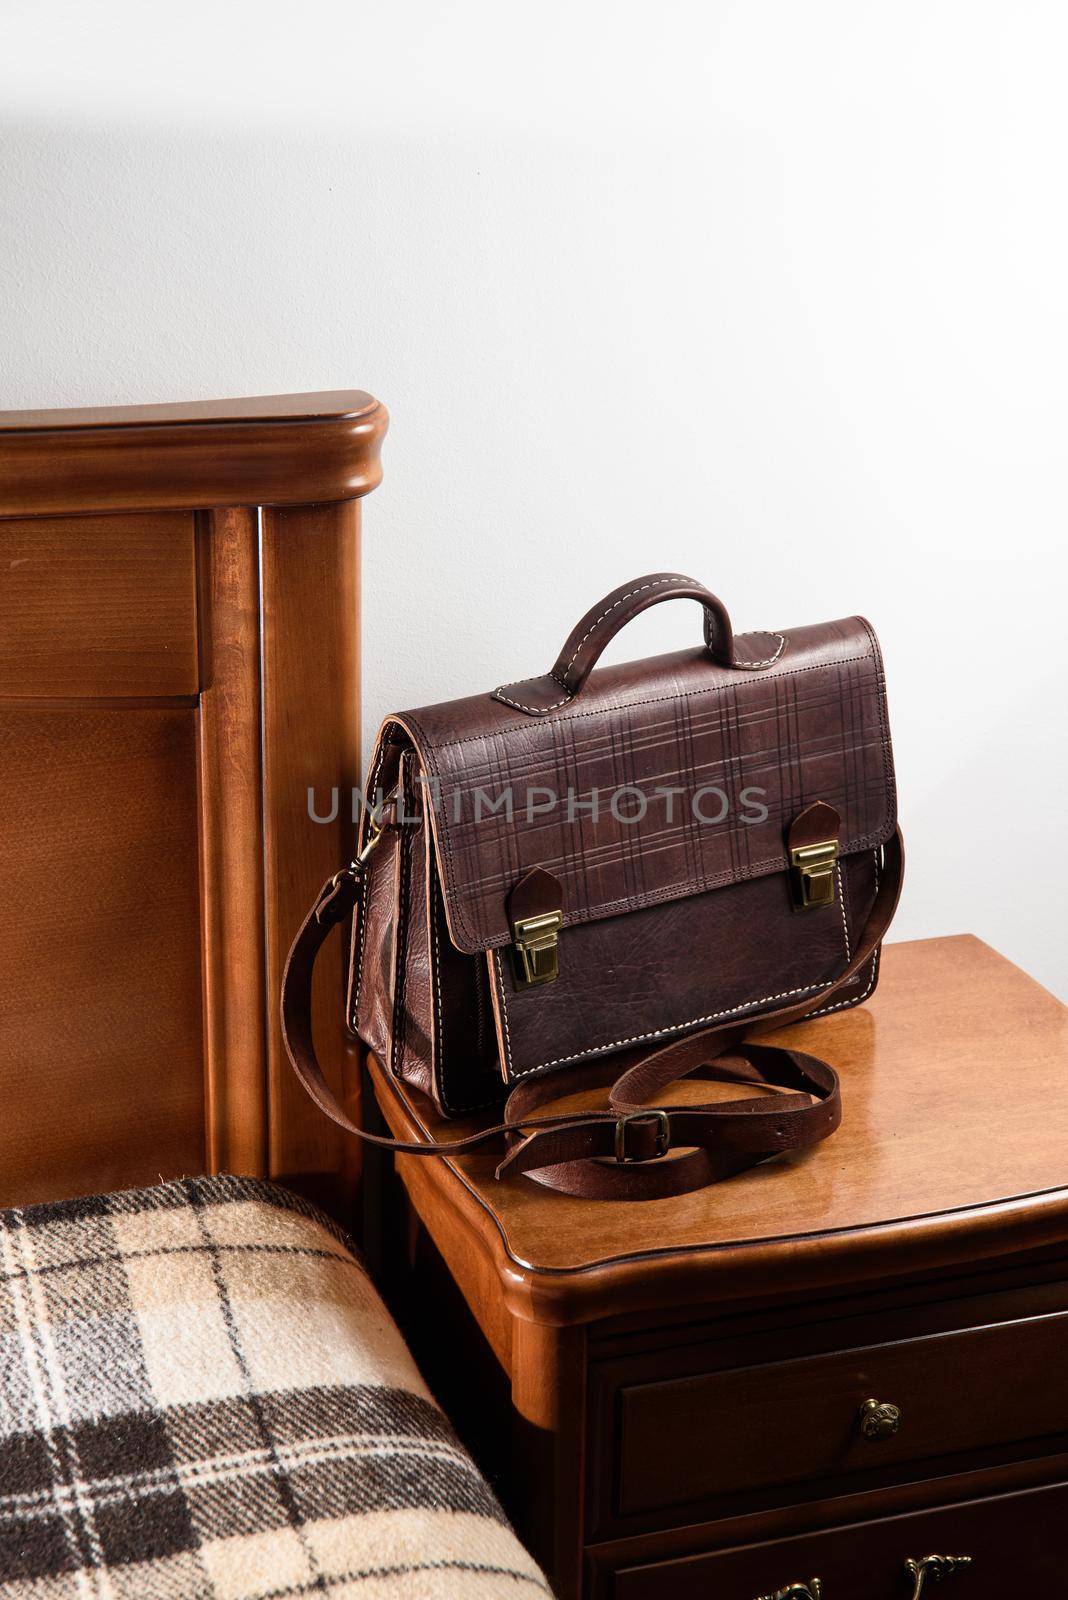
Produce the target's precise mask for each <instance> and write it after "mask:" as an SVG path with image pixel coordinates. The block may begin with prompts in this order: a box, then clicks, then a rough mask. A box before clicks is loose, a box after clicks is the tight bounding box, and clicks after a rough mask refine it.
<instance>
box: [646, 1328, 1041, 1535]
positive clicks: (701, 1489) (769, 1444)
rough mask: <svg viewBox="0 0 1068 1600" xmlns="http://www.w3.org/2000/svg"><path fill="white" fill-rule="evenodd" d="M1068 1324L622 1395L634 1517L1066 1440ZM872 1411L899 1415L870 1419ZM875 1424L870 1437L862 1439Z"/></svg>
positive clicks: (903, 1345) (692, 1379) (917, 1343)
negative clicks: (868, 1409)
mask: <svg viewBox="0 0 1068 1600" xmlns="http://www.w3.org/2000/svg"><path fill="white" fill-rule="evenodd" d="M1066 1353H1068V1313H1064V1312H1060V1313H1056V1314H1052V1315H1048V1316H1036V1317H1029V1318H1027V1319H1026V1320H1023V1321H1015V1322H1006V1323H999V1324H994V1325H991V1326H986V1327H980V1328H968V1329H965V1330H962V1331H955V1332H947V1333H938V1334H935V1335H933V1336H932V1335H928V1336H926V1337H923V1338H916V1339H902V1340H898V1341H896V1342H894V1343H888V1344H879V1345H869V1346H865V1347H863V1348H857V1349H850V1350H840V1351H835V1352H833V1353H831V1354H825V1355H812V1356H807V1357H804V1358H802V1359H798V1360H791V1361H777V1362H765V1363H762V1364H760V1365H754V1366H744V1367H740V1366H734V1367H731V1368H729V1369H725V1370H719V1371H709V1372H702V1373H696V1374H693V1375H689V1376H686V1377H679V1378H673V1379H668V1380H666V1381H662V1382H642V1383H627V1382H622V1383H620V1385H619V1388H618V1392H617V1409H616V1415H617V1426H618V1436H617V1476H616V1482H617V1484H618V1499H617V1506H616V1510H617V1513H618V1514H619V1515H621V1516H623V1517H628V1516H634V1515H640V1514H648V1513H650V1512H657V1511H664V1510H665V1509H667V1508H669V1507H677V1506H683V1505H688V1504H692V1503H696V1502H702V1501H707V1500H714V1499H716V1498H717V1497H721V1496H726V1495H731V1496H736V1495H739V1494H744V1493H746V1492H747V1491H752V1490H761V1489H763V1490H768V1489H772V1488H778V1487H785V1486H787V1485H791V1484H797V1483H801V1482H804V1483H806V1484H813V1483H818V1482H819V1481H821V1480H826V1479H830V1478H839V1477H841V1476H843V1475H850V1474H865V1473H870V1472H874V1471H885V1469H887V1468H891V1469H893V1468H896V1467H903V1466H904V1465H905V1464H911V1463H916V1462H919V1461H924V1460H931V1459H933V1458H936V1457H948V1456H958V1457H959V1456H967V1455H969V1454H971V1453H973V1452H975V1451H979V1450H984V1449H989V1448H991V1447H997V1446H1005V1445H1010V1444H1013V1443H1016V1442H1018V1441H1021V1440H1029V1439H1033V1438H1038V1437H1040V1436H1042V1435H1048V1436H1055V1435H1057V1434H1059V1433H1063V1432H1068V1385H1065V1384H1055V1383H1051V1382H1050V1375H1051V1374H1052V1373H1054V1372H1057V1371H1059V1370H1062V1369H1063V1363H1064V1359H1065V1355H1066ZM870 1399H874V1400H876V1401H878V1402H880V1403H882V1404H884V1405H888V1406H890V1407H894V1408H896V1409H897V1411H898V1413H899V1415H898V1417H897V1418H896V1419H895V1418H894V1417H893V1415H892V1414H890V1413H885V1414H876V1415H875V1416H874V1417H870V1418H867V1419H865V1416H864V1413H863V1408H864V1406H865V1402H866V1401H868V1400H870ZM865 1420H867V1425H868V1429H869V1431H868V1432H866V1431H865V1427H864V1423H865Z"/></svg>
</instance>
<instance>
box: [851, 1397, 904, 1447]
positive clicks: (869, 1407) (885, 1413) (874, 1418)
mask: <svg viewBox="0 0 1068 1600" xmlns="http://www.w3.org/2000/svg"><path fill="white" fill-rule="evenodd" d="M858 1420H859V1422H860V1431H861V1433H862V1434H863V1435H864V1437H865V1439H889V1438H890V1436H891V1434H895V1433H896V1432H897V1430H898V1429H899V1428H900V1426H901V1411H900V1409H899V1408H898V1407H897V1406H892V1405H890V1403H889V1402H888V1401H882V1400H865V1402H864V1404H863V1405H862V1406H861V1408H860V1417H859V1419H858Z"/></svg>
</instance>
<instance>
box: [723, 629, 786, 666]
mask: <svg viewBox="0 0 1068 1600" xmlns="http://www.w3.org/2000/svg"><path fill="white" fill-rule="evenodd" d="M738 637H739V638H741V639H744V638H745V637H746V636H745V634H744V633H743V634H739V636H738ZM769 637H770V638H772V639H778V641H779V648H778V649H777V650H776V652H775V654H774V655H773V656H767V657H766V658H765V660H763V661H732V662H731V663H730V664H731V666H732V667H734V669H735V670H736V671H737V672H750V671H754V670H755V669H756V668H757V667H772V666H774V665H775V663H776V661H778V659H779V657H780V656H781V655H782V653H783V651H784V650H785V649H786V635H785V633H773V634H770V635H769Z"/></svg>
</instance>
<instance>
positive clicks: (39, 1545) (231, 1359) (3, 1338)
mask: <svg viewBox="0 0 1068 1600" xmlns="http://www.w3.org/2000/svg"><path fill="white" fill-rule="evenodd" d="M539 1593H540V1594H547V1593H548V1590H547V1588H546V1586H545V1583H544V1580H543V1578H542V1577H541V1575H540V1573H539V1572H538V1569H537V1568H536V1567H535V1565H534V1564H533V1562H532V1561H531V1560H530V1558H529V1557H528V1556H527V1555H526V1554H525V1552H524V1551H523V1550H522V1549H521V1547H520V1546H519V1544H518V1543H517V1541H516V1539H515V1537H514V1535H513V1534H512V1533H511V1531H510V1529H509V1528H508V1525H507V1523H506V1522H505V1520H504V1517H503V1515H502V1513H501V1511H500V1509H499V1507H498V1505H497V1503H496V1501H495V1499H494V1498H493V1495H492V1494H491V1493H490V1490H489V1488H488V1487H487V1485H486V1483H485V1482H484V1480H483V1479H482V1478H481V1477H480V1476H479V1473H478V1472H477V1470H476V1468H475V1467H474V1465H473V1463H472V1462H471V1460H470V1458H469V1457H468V1456H467V1455H466V1454H465V1452H464V1450H463V1449H462V1447H461V1446H460V1445H459V1443H458V1442H457V1440H456V1438H455V1436H454V1435H453V1433H452V1431H451V1429H450V1428H449V1425H448V1423H447V1422H446V1420H445V1418H444V1417H443V1416H442V1414H441V1412H440V1411H439V1410H438V1409H437V1407H436V1406H435V1405H434V1403H433V1401H432V1400H431V1398H430V1396H429V1394H428V1393H427V1391H426V1389H425V1388H424V1386H423V1384H422V1381H421V1379H420V1377H419V1375H418V1373H417V1372H416V1370H415V1367H414V1365H413V1364H412V1361H411V1358H410V1356H409V1355H408V1352H407V1350H406V1348H405V1346H404V1344H403V1342H402V1340H401V1338H400V1335H399V1333H398V1332H397V1330H396V1328H395V1327H394V1325H393V1323H392V1322H391V1321H390V1319H389V1317H388V1315H387V1313H386V1311H385V1309H384V1307H383V1305H382V1302H381V1301H380V1300H379V1298H378V1296H377V1294H376V1293H375V1291H374V1289H373V1288H372V1286H371V1284H370V1282H369V1281H368V1278H367V1276H366V1273H365V1272H364V1270H363V1268H362V1266H361V1265H360V1264H359V1262H358V1261H357V1260H356V1258H355V1257H354V1255H353V1253H352V1250H351V1248H350V1246H349V1244H348V1243H347V1241H346V1239H345V1237H344V1235H343V1234H341V1233H340V1232H339V1231H338V1230H337V1229H335V1228H334V1227H333V1225H332V1224H331V1223H330V1222H328V1221H327V1220H326V1219H325V1218H324V1217H323V1216H321V1215H320V1214H319V1213H318V1212H316V1211H314V1210H313V1209H312V1208H311V1207H309V1206H306V1205H305V1204H304V1203H303V1202H302V1201H300V1200H298V1199H296V1198H294V1197H293V1196H292V1195H289V1194H286V1193H285V1192H284V1191H283V1190H280V1189H276V1188H274V1187H273V1186H271V1185H270V1184H266V1183H261V1182H258V1181H256V1180H254V1179H246V1178H198V1179H193V1180H183V1181H181V1182H177V1183H167V1184H163V1185H161V1186H160V1187H159V1188H155V1189H145V1190H135V1191H129V1192H126V1193H121V1194H112V1195H105V1196H103V1197H101V1198H99V1199H92V1200H75V1201H68V1202H64V1203H61V1204H56V1205H45V1206H33V1207H30V1208H28V1209H25V1210H21V1211H7V1212H0V1595H3V1596H6V1597H10V1600H68V1597H70V1600H75V1597H84V1600H90V1597H92V1600H98V1597H99V1600H169V1597H172V1596H173V1597H177V1596H182V1597H183V1600H184V1597H196V1600H200V1597H203V1600H209V1597H211V1600H286V1597H289V1596H297V1595H312V1594H323V1595H329V1596H334V1597H343V1596H358V1597H359V1600H397V1597H399V1596H408V1595H412V1596H416V1595H417V1596H419V1597H420V1600H424V1597H426V1600H431V1597H443V1600H444V1597H449V1600H452V1597H460V1596H462V1597H463V1600H483V1597H489V1596H499V1595H506V1596H515V1597H516V1600H522V1597H523V1596H526V1595H534V1594H539Z"/></svg>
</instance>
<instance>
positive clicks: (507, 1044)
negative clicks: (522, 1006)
mask: <svg viewBox="0 0 1068 1600" xmlns="http://www.w3.org/2000/svg"><path fill="white" fill-rule="evenodd" d="M493 959H494V961H496V963H497V984H498V988H499V992H500V997H501V1016H502V1018H503V1019H504V1059H505V1061H506V1062H507V1064H508V1071H509V1072H510V1073H512V1076H513V1077H516V1078H518V1077H522V1075H523V1074H522V1073H520V1072H512V1034H511V1030H510V1029H509V1027H508V1001H507V999H506V997H505V993H504V973H503V972H502V971H501V952H500V951H499V950H494V952H493ZM584 1053H586V1052H584ZM545 1065H546V1066H549V1067H551V1066H553V1065H554V1063H553V1062H551V1061H547V1062H546V1063H545ZM527 1070H529V1071H531V1072H537V1070H538V1069H537V1067H531V1068H528V1069H527Z"/></svg>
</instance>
